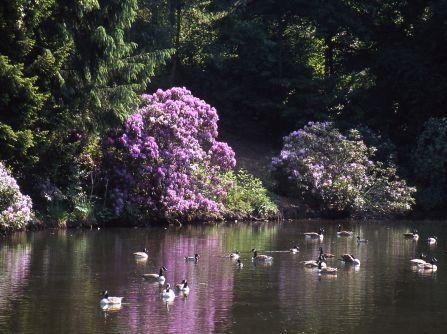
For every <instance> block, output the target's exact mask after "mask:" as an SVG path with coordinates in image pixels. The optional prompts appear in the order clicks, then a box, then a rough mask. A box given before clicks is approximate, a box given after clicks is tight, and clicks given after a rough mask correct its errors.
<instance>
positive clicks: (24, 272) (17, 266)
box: [0, 245, 31, 310]
mask: <svg viewBox="0 0 447 334" xmlns="http://www.w3.org/2000/svg"><path fill="white" fill-rule="evenodd" d="M4 252H5V253H7V254H2V253H4ZM0 258H2V259H4V262H3V268H2V275H0V310H5V309H7V307H8V305H9V303H11V301H12V300H14V299H16V298H19V297H20V296H21V294H22V291H21V290H22V288H23V286H24V285H25V284H26V283H27V277H28V275H29V271H30V264H31V248H30V247H27V246H26V245H19V246H17V247H16V248H8V247H4V248H2V249H1V251H0Z"/></svg>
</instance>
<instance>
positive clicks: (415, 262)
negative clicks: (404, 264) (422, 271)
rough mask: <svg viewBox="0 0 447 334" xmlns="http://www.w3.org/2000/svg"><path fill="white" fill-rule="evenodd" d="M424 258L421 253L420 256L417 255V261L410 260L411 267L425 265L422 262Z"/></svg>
mask: <svg viewBox="0 0 447 334" xmlns="http://www.w3.org/2000/svg"><path fill="white" fill-rule="evenodd" d="M425 258H426V256H425V254H423V253H421V255H419V258H418V259H417V258H416V259H411V260H410V262H411V264H412V265H413V266H417V265H420V264H425V263H427V262H425V260H424V259H425Z"/></svg>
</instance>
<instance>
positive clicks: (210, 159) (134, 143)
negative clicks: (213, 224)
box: [105, 88, 236, 220]
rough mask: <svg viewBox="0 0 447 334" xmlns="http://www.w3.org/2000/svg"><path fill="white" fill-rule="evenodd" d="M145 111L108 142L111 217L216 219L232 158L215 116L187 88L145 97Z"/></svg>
mask: <svg viewBox="0 0 447 334" xmlns="http://www.w3.org/2000/svg"><path fill="white" fill-rule="evenodd" d="M143 100H144V104H143V106H142V107H141V108H140V109H139V110H138V111H137V112H136V113H135V114H133V115H131V116H130V117H129V118H128V119H127V121H126V122H125V125H124V129H121V130H117V131H115V132H114V133H113V134H111V135H110V136H109V137H108V138H107V140H106V148H107V149H106V154H105V159H106V161H107V163H108V164H109V169H111V176H112V177H111V181H112V188H113V190H112V198H113V201H114V210H115V214H117V215H121V214H123V213H124V212H127V213H135V212H136V211H138V213H140V214H143V215H146V216H151V217H155V218H159V219H168V220H169V219H177V218H184V219H191V220H192V219H198V218H203V217H208V216H210V215H216V216H218V215H219V214H220V212H221V210H222V209H223V207H222V199H223V198H224V197H225V195H226V193H227V191H228V189H229V187H230V186H231V184H229V183H228V182H225V181H224V180H223V178H222V177H221V176H220V175H221V174H222V173H223V172H225V171H226V170H228V169H231V168H233V167H234V166H235V164H236V160H235V155H234V152H233V150H232V149H231V147H229V146H228V145H227V144H226V143H223V142H219V141H217V139H216V138H217V134H218V133H217V121H218V116H217V113H216V110H215V109H214V108H213V107H211V106H210V105H209V104H207V103H206V102H205V101H202V100H200V99H198V98H196V97H194V96H192V95H191V92H190V91H188V90H187V89H185V88H171V89H169V90H166V91H162V90H158V91H157V92H156V93H155V94H153V95H143Z"/></svg>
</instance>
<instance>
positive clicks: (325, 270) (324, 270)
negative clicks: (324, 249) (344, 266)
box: [318, 262, 338, 275]
mask: <svg viewBox="0 0 447 334" xmlns="http://www.w3.org/2000/svg"><path fill="white" fill-rule="evenodd" d="M323 263H324V262H318V273H319V274H320V275H322V274H324V275H337V271H338V269H337V268H332V267H327V266H323Z"/></svg>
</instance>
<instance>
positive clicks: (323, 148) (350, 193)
mask: <svg viewBox="0 0 447 334" xmlns="http://www.w3.org/2000/svg"><path fill="white" fill-rule="evenodd" d="M375 152H376V149H375V148H374V147H367V146H366V144H365V143H364V142H363V140H362V137H361V134H360V133H359V131H357V130H351V131H349V134H348V135H347V136H345V135H343V134H342V133H341V132H340V131H339V130H338V129H337V128H335V127H334V125H333V124H332V123H329V122H325V123H313V122H310V123H309V124H308V125H307V126H305V127H304V128H303V129H300V130H297V131H294V132H292V133H291V134H290V135H288V136H287V137H285V138H284V146H283V148H282V150H281V153H280V155H279V156H278V157H275V158H273V160H272V166H273V171H274V175H275V177H276V180H277V181H278V185H279V187H280V188H281V189H282V190H283V191H285V192H287V193H288V194H289V195H292V196H295V197H297V198H299V199H300V200H303V201H305V202H307V203H308V204H310V205H311V206H313V207H317V208H319V209H320V210H322V211H324V212H328V213H335V214H341V215H347V216H366V217H386V216H389V215H393V214H402V213H404V212H406V211H408V210H410V208H411V205H412V204H414V198H413V195H414V193H415V191H416V189H415V188H412V187H409V186H408V185H407V184H406V182H405V180H402V179H400V178H399V177H398V176H397V174H396V169H395V168H394V167H393V166H385V165H384V164H383V163H381V162H379V161H376V160H375V159H374V155H375Z"/></svg>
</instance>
